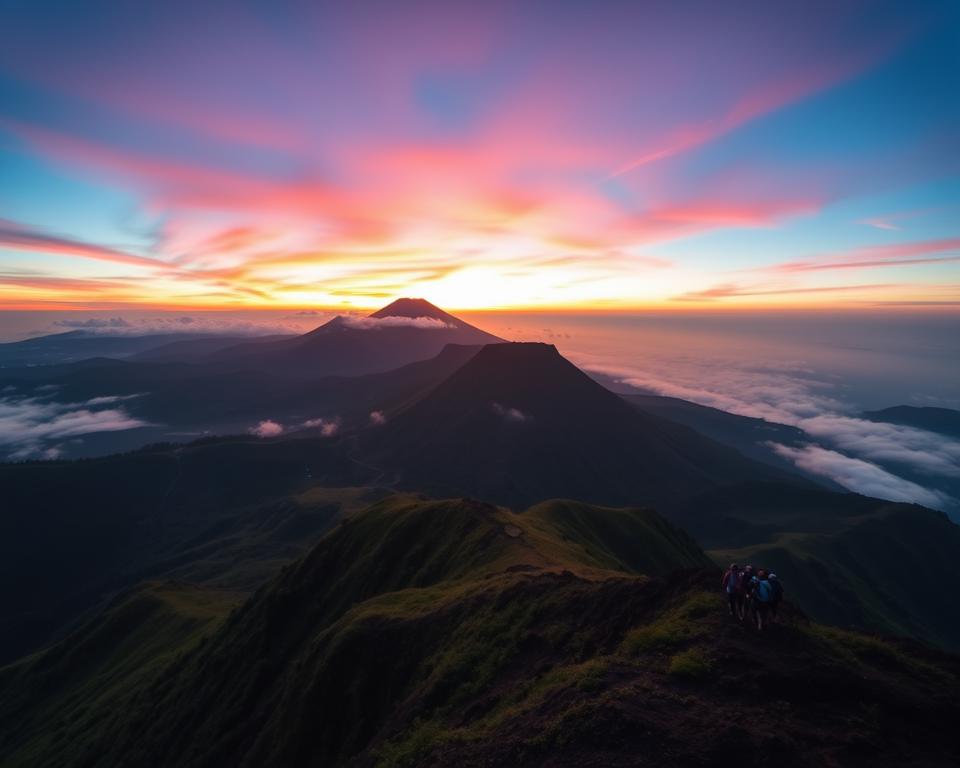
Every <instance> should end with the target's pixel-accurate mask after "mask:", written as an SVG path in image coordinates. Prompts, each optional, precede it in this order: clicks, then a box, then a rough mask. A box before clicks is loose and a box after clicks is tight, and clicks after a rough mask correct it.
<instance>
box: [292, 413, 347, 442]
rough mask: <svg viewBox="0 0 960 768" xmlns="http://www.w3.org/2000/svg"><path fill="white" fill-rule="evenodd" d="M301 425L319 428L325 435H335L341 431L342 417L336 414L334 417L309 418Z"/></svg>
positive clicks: (308, 427)
mask: <svg viewBox="0 0 960 768" xmlns="http://www.w3.org/2000/svg"><path fill="white" fill-rule="evenodd" d="M301 426H303V427H305V428H306V429H318V430H320V434H321V435H323V436H324V437H333V436H334V435H335V434H337V432H339V431H340V419H339V418H338V417H336V416H334V417H332V418H319V419H307V420H306V421H305V422H303V424H302V425H301Z"/></svg>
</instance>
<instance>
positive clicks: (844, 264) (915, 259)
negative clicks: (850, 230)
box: [769, 237, 960, 272]
mask: <svg viewBox="0 0 960 768" xmlns="http://www.w3.org/2000/svg"><path fill="white" fill-rule="evenodd" d="M951 251H960V238H958V237H951V238H944V239H942V240H924V241H921V242H912V243H894V244H890V245H874V246H868V247H865V248H855V249H853V250H851V251H847V252H846V253H839V254H833V255H829V256H825V257H823V258H820V259H809V260H804V261H791V262H787V263H785V264H778V265H776V266H774V267H770V268H769V271H772V272H818V271H821V270H832V269H863V268H867V267H891V266H904V265H910V264H935V263H940V262H955V261H960V253H958V254H956V255H947V256H936V257H934V256H930V255H929V254H938V253H949V252H951Z"/></svg>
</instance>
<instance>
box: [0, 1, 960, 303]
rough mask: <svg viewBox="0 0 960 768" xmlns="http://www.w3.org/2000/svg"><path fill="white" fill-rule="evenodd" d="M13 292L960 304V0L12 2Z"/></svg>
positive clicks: (5, 272)
mask: <svg viewBox="0 0 960 768" xmlns="http://www.w3.org/2000/svg"><path fill="white" fill-rule="evenodd" d="M0 14H2V18H3V27H4V29H5V31H6V34H5V36H4V45H3V46H2V47H0V104H2V106H0V166H2V170H3V172H2V173H0V304H2V305H3V306H4V308H7V309H11V310H74V311H77V310H110V309H126V310H132V309H143V308H148V307H149V308H156V309H173V308H186V309H204V308H207V309H211V308H216V309H223V310H227V309H230V310H240V309H256V308H268V307H269V308H291V309H296V308H304V307H321V308H323V307H346V308H347V309H351V308H373V307H377V306H382V305H383V304H385V303H387V302H388V301H389V300H390V299H392V298H396V297H398V296H402V295H418V296H419V295H423V296H428V297H429V298H430V299H431V300H432V301H434V302H435V303H437V304H439V305H441V306H444V307H446V308H448V309H451V310H458V309H481V308H501V309H503V308H508V309H518V308H534V307H541V308H546V307H550V308H563V309H567V310H571V309H636V308H676V309H684V310H688V309H700V308H720V309H725V308H734V309H744V308H785V307H803V308H812V309H837V308H844V309H849V308H865V307H878V306H879V307H887V308H897V309H902V308H904V307H912V308H923V309H927V310H931V309H932V310H938V311H940V310H942V311H952V310H953V309H955V308H956V307H957V306H958V305H960V228H958V227H957V224H956V222H957V221H960V177H958V170H960V167H958V166H960V147H958V145H957V136H958V135H960V131H958V128H960V101H958V99H957V98H956V93H958V92H960V48H958V46H957V45H956V40H957V28H958V26H957V23H958V8H957V6H956V5H955V4H953V3H947V2H931V3H923V4H914V3H903V2H893V3H889V2H888V3H869V4H866V3H843V4H840V3H802V4H799V3H798V4H794V5H793V6H792V7H788V6H786V5H784V4H777V6H776V7H775V8H774V7H771V6H770V5H769V4H764V3H741V4H737V5H736V6H735V7H734V6H725V7H723V8H721V7H720V6H718V5H708V4H687V3H644V4H627V3H600V4H596V3H592V4H586V3H573V2H565V3H523V4H519V3H496V2H495V3H485V4H483V5H482V7H481V6H480V5H479V4H469V5H468V4H461V3H439V2H438V3H432V2H422V3H417V4H416V5H415V6H413V7H410V6H404V7H403V8H400V7H399V6H396V5H391V4H387V3H351V4H349V7H347V6H345V5H344V4H332V3H285V4H282V6H277V5H276V4H266V3H259V2H242V3H221V2H211V3H203V4H202V5H199V6H198V5H197V4H195V3H194V4H188V3H179V2H175V3H164V4H159V5H142V4H136V5H131V4H122V3H116V2H91V3H83V4H71V3H6V4H4V6H3V9H2V11H0Z"/></svg>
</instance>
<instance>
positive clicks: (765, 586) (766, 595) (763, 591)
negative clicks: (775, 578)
mask: <svg viewBox="0 0 960 768" xmlns="http://www.w3.org/2000/svg"><path fill="white" fill-rule="evenodd" d="M756 591H757V600H759V601H760V602H761V603H769V602H770V599H771V598H772V597H773V587H771V586H770V582H769V581H767V580H766V579H760V581H758V582H757V590H756Z"/></svg>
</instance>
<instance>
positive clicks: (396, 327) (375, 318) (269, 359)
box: [210, 298, 503, 377]
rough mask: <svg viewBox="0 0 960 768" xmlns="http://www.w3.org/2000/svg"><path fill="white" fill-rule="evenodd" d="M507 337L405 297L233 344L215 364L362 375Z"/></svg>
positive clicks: (294, 373)
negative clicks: (296, 332)
mask: <svg viewBox="0 0 960 768" xmlns="http://www.w3.org/2000/svg"><path fill="white" fill-rule="evenodd" d="M502 341H503V339H500V338H498V337H497V336H494V335H493V334H490V333H487V332H486V331H482V330H480V329H479V328H476V327H474V326H472V325H470V324H469V323H466V322H464V321H463V320H460V319H459V318H457V317H454V316H453V315H451V314H448V313H447V312H444V311H443V310H442V309H440V308H439V307H436V306H434V305H433V304H431V303H430V302H429V301H426V300H424V299H409V298H403V299H397V300H396V301H394V302H393V303H391V304H389V305H387V306H386V307H383V309H380V310H377V311H376V312H374V313H373V314H371V315H368V316H366V317H344V316H339V315H338V316H337V317H335V318H333V319H332V320H330V321H329V322H327V323H324V324H323V325H321V326H320V327H318V328H315V329H313V330H312V331H310V332H309V333H305V334H303V335H302V336H296V337H294V338H287V339H282V340H278V341H274V342H256V343H246V344H238V345H235V346H232V347H228V348H227V349H223V350H220V351H219V352H217V353H215V354H213V355H211V357H210V364H211V365H213V366H214V367H216V368H218V369H220V370H227V371H264V370H266V371H270V372H271V373H275V374H279V375H286V376H297V377H316V376H327V375H334V374H335V375H340V376H358V375H362V374H367V373H378V372H380V371H388V370H391V369H394V368H399V367H400V366H402V365H407V364H408V363H413V362H416V361H418V360H426V359H428V358H431V357H434V356H436V355H438V354H439V353H440V352H441V351H442V350H443V348H444V347H445V346H447V345H448V344H458V345H462V346H475V345H483V344H497V343H500V342H502Z"/></svg>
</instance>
